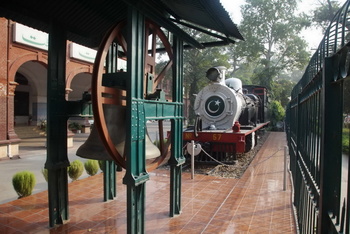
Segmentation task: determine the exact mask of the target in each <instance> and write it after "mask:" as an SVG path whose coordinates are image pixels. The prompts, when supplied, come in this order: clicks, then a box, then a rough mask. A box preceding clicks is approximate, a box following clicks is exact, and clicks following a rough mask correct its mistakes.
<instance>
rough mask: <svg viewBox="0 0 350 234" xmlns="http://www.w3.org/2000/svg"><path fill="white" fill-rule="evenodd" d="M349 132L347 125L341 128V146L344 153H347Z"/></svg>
mask: <svg viewBox="0 0 350 234" xmlns="http://www.w3.org/2000/svg"><path fill="white" fill-rule="evenodd" d="M349 132H350V130H349V128H348V127H344V128H343V136H342V148H343V153H345V154H349Z"/></svg>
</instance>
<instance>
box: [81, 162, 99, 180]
mask: <svg viewBox="0 0 350 234" xmlns="http://www.w3.org/2000/svg"><path fill="white" fill-rule="evenodd" d="M84 167H85V170H86V173H88V175H90V176H93V175H96V173H97V172H98V169H99V164H98V161H97V160H93V159H89V160H87V161H86V162H85V163H84Z"/></svg>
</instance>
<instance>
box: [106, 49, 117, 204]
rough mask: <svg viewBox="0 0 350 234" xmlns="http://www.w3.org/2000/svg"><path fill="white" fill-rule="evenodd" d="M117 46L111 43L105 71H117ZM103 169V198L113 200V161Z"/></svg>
mask: <svg viewBox="0 0 350 234" xmlns="http://www.w3.org/2000/svg"><path fill="white" fill-rule="evenodd" d="M117 57H118V52H117V46H116V44H115V43H113V44H112V45H111V47H110V48H109V51H108V56H107V58H106V69H107V73H115V72H117ZM103 163H104V167H105V171H104V173H103V188H104V189H103V199H104V201H108V200H113V199H114V198H115V197H116V196H117V186H116V180H117V177H116V166H115V162H114V161H104V162H103Z"/></svg>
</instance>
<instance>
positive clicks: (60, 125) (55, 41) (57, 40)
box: [45, 24, 69, 227]
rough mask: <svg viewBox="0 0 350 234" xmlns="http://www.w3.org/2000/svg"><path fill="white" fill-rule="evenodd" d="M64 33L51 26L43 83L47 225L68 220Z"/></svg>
mask: <svg viewBox="0 0 350 234" xmlns="http://www.w3.org/2000/svg"><path fill="white" fill-rule="evenodd" d="M66 41H67V38H66V34H65V30H64V29H63V28H62V26H61V25H55V24H52V25H51V31H50V34H49V53H48V81H47V158H46V163H45V168H47V169H48V193H49V223H50V227H53V226H55V225H56V224H63V222H64V221H65V220H68V218H69V212H68V179H67V167H68V166H69V161H68V157H67V117H66V101H65V88H66Z"/></svg>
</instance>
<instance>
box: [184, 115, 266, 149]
mask: <svg viewBox="0 0 350 234" xmlns="http://www.w3.org/2000/svg"><path fill="white" fill-rule="evenodd" d="M267 124H268V122H267V123H262V124H258V125H257V126H256V127H255V128H253V129H249V130H241V131H240V132H233V131H232V130H229V131H226V130H204V131H197V136H195V134H194V131H193V130H187V131H184V132H183V140H184V141H192V140H193V141H199V142H216V143H235V144H236V152H237V153H244V152H245V138H246V136H247V135H249V134H251V133H252V132H255V131H257V130H259V129H261V128H262V127H264V126H266V125H267Z"/></svg>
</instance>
